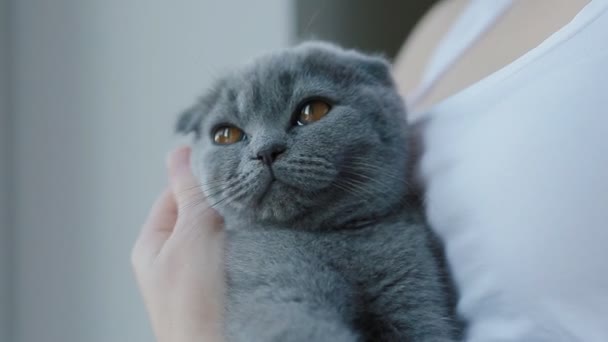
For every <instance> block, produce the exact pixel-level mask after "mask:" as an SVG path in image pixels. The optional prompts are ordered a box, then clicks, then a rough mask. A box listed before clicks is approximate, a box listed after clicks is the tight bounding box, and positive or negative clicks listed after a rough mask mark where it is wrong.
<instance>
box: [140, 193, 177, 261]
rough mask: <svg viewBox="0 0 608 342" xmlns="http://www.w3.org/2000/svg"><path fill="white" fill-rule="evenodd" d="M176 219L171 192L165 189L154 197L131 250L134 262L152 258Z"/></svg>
mask: <svg viewBox="0 0 608 342" xmlns="http://www.w3.org/2000/svg"><path fill="white" fill-rule="evenodd" d="M176 221H177V204H176V202H175V198H174V197H173V193H172V191H171V190H170V189H166V190H165V191H163V193H162V194H161V195H160V196H159V197H158V198H157V199H156V202H155V203H154V205H153V206H152V209H151V210H150V213H149V214H148V218H147V219H146V222H145V223H144V225H143V226H142V228H141V231H140V233H139V237H138V238H137V241H136V242H135V246H134V247H133V252H132V256H131V258H132V261H133V262H134V263H136V262H139V261H140V260H148V261H149V260H153V259H154V258H155V257H156V256H157V255H158V254H159V253H160V250H161V249H162V247H163V245H164V244H165V242H166V241H167V239H168V238H169V236H171V233H172V232H173V228H174V227H175V224H176Z"/></svg>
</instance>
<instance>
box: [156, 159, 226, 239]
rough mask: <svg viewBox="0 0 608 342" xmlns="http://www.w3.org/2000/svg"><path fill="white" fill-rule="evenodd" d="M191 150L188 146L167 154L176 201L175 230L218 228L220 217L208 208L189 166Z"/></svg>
mask: <svg viewBox="0 0 608 342" xmlns="http://www.w3.org/2000/svg"><path fill="white" fill-rule="evenodd" d="M190 156H191V150H190V148H189V147H182V148H178V149H177V150H175V151H173V152H172V153H171V154H170V155H169V158H168V159H169V160H168V164H169V165H168V167H169V183H170V184H171V188H172V190H173V193H174V195H175V200H176V202H177V208H178V209H177V211H178V221H179V222H182V223H184V224H179V222H178V225H177V228H176V231H177V230H180V229H184V228H187V229H188V228H189V229H195V228H196V227H201V226H203V227H211V228H218V227H219V226H220V225H221V223H222V219H221V217H220V216H219V214H218V213H217V212H216V211H215V210H213V209H210V208H209V205H208V203H207V201H206V200H205V196H204V194H203V192H202V190H201V187H200V183H199V182H198V180H197V179H196V177H195V176H194V175H193V174H192V171H191V167H190Z"/></svg>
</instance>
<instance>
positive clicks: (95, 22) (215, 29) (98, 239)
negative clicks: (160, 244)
mask: <svg viewBox="0 0 608 342" xmlns="http://www.w3.org/2000/svg"><path fill="white" fill-rule="evenodd" d="M290 6H291V2H290V1H283V0H266V1H248V0H240V1H237V0H231V1H225V0H222V1H220V0H216V1H203V0H184V1H164V0H130V1H124V0H105V1H92V0H55V1H41V0H14V12H13V13H12V14H11V16H12V17H13V23H14V25H13V33H14V38H15V40H14V42H15V44H14V56H15V59H14V61H15V63H14V75H15V82H14V92H13V93H14V97H13V104H14V110H15V112H14V113H15V117H14V125H15V139H14V141H15V143H14V147H15V151H14V157H15V168H16V171H15V193H16V194H17V198H16V203H17V206H16V211H15V225H16V226H15V227H16V229H15V236H14V238H15V245H16V248H15V263H16V283H15V293H16V325H15V339H14V341H15V342H40V341H45V342H72V341H74V342H82V341H87V342H97V341H99V342H101V341H103V342H106V341H108V342H109V341H151V340H152V336H151V332H150V330H149V326H148V323H147V318H146V317H145V313H144V309H143V306H142V303H141V302H140V298H139V294H138V293H137V291H136V288H135V283H134V281H133V279H132V275H131V270H130V264H129V252H130V248H131V245H132V243H133V240H134V238H135V236H136V234H137V231H138V229H139V225H140V224H141V222H142V220H143V218H144V216H145V214H146V212H147V209H148V207H149V205H150V204H151V202H152V200H153V197H154V196H155V195H156V194H157V193H158V192H159V190H160V189H161V187H162V185H163V184H164V182H165V176H164V169H163V167H164V158H165V153H166V151H167V150H168V149H169V147H170V146H171V144H172V139H173V138H172V135H171V131H172V127H173V122H174V120H175V118H176V114H177V112H178V111H180V110H181V109H183V108H184V107H185V106H187V105H189V104H190V103H191V102H192V101H193V100H194V98H195V96H197V95H198V94H200V92H201V91H202V90H203V88H205V86H207V85H208V84H209V81H210V79H211V77H212V76H213V75H215V74H217V73H218V72H219V71H221V70H222V69H225V68H227V67H228V66H230V65H234V64H236V63H238V62H240V61H243V60H247V59H248V58H250V57H251V56H252V55H253V54H257V53H259V52H260V51H262V50H267V49H273V48H277V47H281V46H285V45H286V44H287V43H288V39H289V37H290V36H291V34H292V33H291V29H290V27H291V22H292V21H293V20H292V19H291V13H292V11H291V8H290Z"/></svg>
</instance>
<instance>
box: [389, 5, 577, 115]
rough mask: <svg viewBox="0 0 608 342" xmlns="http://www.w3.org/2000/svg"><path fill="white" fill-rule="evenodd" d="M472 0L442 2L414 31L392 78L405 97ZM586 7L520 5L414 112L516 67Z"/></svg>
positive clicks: (466, 56) (503, 18)
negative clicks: (513, 63)
mask: <svg viewBox="0 0 608 342" xmlns="http://www.w3.org/2000/svg"><path fill="white" fill-rule="evenodd" d="M469 1H470V0H450V1H443V2H440V3H438V4H437V5H436V6H435V7H434V8H433V9H432V10H431V11H429V13H428V14H427V15H426V16H425V17H424V18H423V19H422V21H421V23H420V24H418V26H417V27H416V28H415V30H414V32H413V33H412V35H411V36H410V38H409V39H408V41H407V42H406V44H405V45H404V47H403V48H402V50H401V52H400V54H399V56H398V57H397V59H396V62H395V68H394V76H395V78H396V80H397V83H398V85H399V87H400V91H401V93H402V94H403V95H405V94H408V93H410V92H411V90H412V89H414V88H415V87H416V86H417V85H418V83H419V82H420V79H421V78H422V74H423V72H424V68H425V66H426V62H427V61H428V59H429V58H430V56H431V54H432V52H433V50H434V49H435V47H436V46H437V44H438V43H439V40H440V39H441V38H442V37H443V36H444V35H445V34H446V33H447V31H448V30H449V29H450V26H451V25H452V24H453V23H454V21H455V20H456V19H457V18H458V16H459V15H460V13H461V12H462V10H463V9H464V8H465V7H466V5H467V4H468V3H469ZM588 3H589V0H533V1H530V0H516V1H515V2H514V3H513V5H512V6H511V7H510V8H509V9H508V10H507V11H506V13H505V14H504V15H503V16H502V17H501V18H499V20H498V21H497V22H496V23H495V25H494V26H493V27H492V28H490V30H488V31H487V32H486V33H485V34H484V35H483V36H482V37H481V38H480V39H479V40H478V41H477V42H476V43H475V44H474V45H473V46H472V47H471V48H470V49H469V50H467V51H466V52H465V53H464V55H463V56H462V58H460V59H459V60H458V61H457V62H456V63H455V64H454V65H453V66H452V68H451V69H450V70H448V71H447V72H446V73H445V74H444V75H443V77H441V78H440V79H439V80H438V81H437V83H436V85H435V87H433V89H432V90H431V91H430V92H429V93H428V94H426V96H425V97H424V98H422V99H421V100H420V102H419V103H418V104H417V108H413V109H414V110H416V111H417V110H423V109H425V108H428V107H430V106H432V105H434V104H436V103H438V102H440V101H441V100H443V99H445V98H447V97H449V96H451V95H453V94H455V93H457V92H458V91H460V90H462V89H464V88H466V87H467V86H469V85H471V84H473V83H475V82H477V81H479V80H481V79H482V78H484V77H486V76H488V75H490V74H491V73H493V72H495V71H497V70H499V69H501V68H502V67H504V66H505V65H507V64H509V63H511V62H513V61H514V60H516V59H517V58H518V57H521V56H522V55H524V54H525V53H526V52H528V51H530V50H531V49H533V48H535V47H536V46H538V45H539V44H540V43H542V42H543V41H544V40H545V39H546V38H548V37H549V36H550V35H551V34H553V33H554V32H556V31H557V30H559V29H560V28H562V27H563V26H564V25H566V24H567V23H569V22H570V21H571V20H572V18H574V16H576V14H577V13H578V12H579V11H580V10H581V9H583V7H585V5H586V4H588ZM547 13H551V15H546V14H547Z"/></svg>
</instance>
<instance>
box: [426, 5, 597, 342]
mask: <svg viewBox="0 0 608 342" xmlns="http://www.w3.org/2000/svg"><path fill="white" fill-rule="evenodd" d="M509 3H510V1H505V0H495V1H488V0H473V1H471V4H470V7H469V8H468V9H467V10H466V11H465V12H464V14H463V17H462V18H461V20H459V21H457V22H456V24H455V25H454V27H453V29H452V31H451V33H450V34H448V36H446V38H445V39H444V41H443V42H442V43H441V44H440V48H439V49H438V50H437V53H438V54H437V55H436V58H435V59H434V62H433V63H431V67H430V70H428V72H427V76H428V75H430V76H428V77H427V78H426V79H427V81H426V85H425V82H424V81H423V87H427V86H430V85H431V84H432V82H433V80H434V79H436V78H437V75H440V74H441V72H442V70H444V69H445V68H447V67H449V64H450V60H453V59H454V58H453V57H454V56H457V55H458V54H459V53H460V50H461V47H462V46H463V44H464V45H466V42H467V41H473V40H474V38H475V36H476V35H478V33H479V32H482V31H483V30H484V29H485V28H486V27H487V25H490V24H491V22H492V20H488V18H492V17H495V16H496V14H498V13H500V12H501V11H503V10H504V9H505V8H506V7H507V6H508V5H509ZM489 9H490V12H488V10H489ZM607 9H608V1H606V0H593V1H591V2H590V3H589V4H588V5H586V7H585V8H584V9H583V10H582V11H581V12H580V13H579V14H578V15H577V16H576V17H575V18H574V19H573V20H572V21H571V22H570V23H569V24H567V25H566V26H565V27H563V28H562V29H560V30H559V31H558V32H556V33H554V34H553V35H551V36H550V37H549V38H548V39H546V40H545V41H544V42H543V43H542V44H540V45H539V46H538V47H536V48H535V49H533V50H532V51H530V52H528V53H526V54H525V55H524V56H522V57H520V58H518V59H517V60H516V61H514V62H513V63H511V64H509V65H507V66H505V67H504V68H502V69H500V70H499V71H497V72H495V73H493V74H491V75H490V76H489V77H486V78H485V79H483V80H481V81H479V82H477V83H475V84H473V85H472V86H470V87H468V88H466V89H465V90H463V91H461V92H459V93H457V94H455V95H453V96H451V97H449V98H447V99H446V100H444V101H443V102H441V103H439V104H437V105H436V106H434V107H433V108H431V109H430V110H429V111H428V112H426V113H422V114H420V115H415V116H414V121H415V123H416V124H417V126H418V127H419V129H420V133H421V136H422V145H423V148H424V150H423V155H422V158H421V161H420V165H419V172H420V174H421V177H422V179H423V181H424V185H425V191H426V204H427V213H428V216H429V220H430V222H431V224H432V226H433V228H434V229H435V230H436V232H437V233H438V234H439V235H440V236H441V238H442V239H443V240H444V242H445V245H446V253H447V257H448V260H449V263H450V266H451V269H452V272H453V276H454V279H455V282H456V284H457V286H458V289H459V291H460V294H459V295H460V299H459V303H458V311H459V313H460V314H461V315H462V316H463V317H464V318H465V319H466V320H467V321H468V328H467V334H466V341H470V342H492V341H525V342H532V341H547V342H559V341H585V342H594V341H597V342H607V341H608V10H607ZM463 23H464V24H463ZM465 26H466V29H465ZM450 37H451V38H450ZM454 37H456V38H454ZM454 39H460V41H461V43H454ZM463 42H464V43H463Z"/></svg>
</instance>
